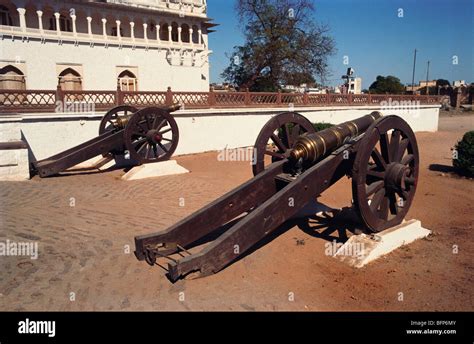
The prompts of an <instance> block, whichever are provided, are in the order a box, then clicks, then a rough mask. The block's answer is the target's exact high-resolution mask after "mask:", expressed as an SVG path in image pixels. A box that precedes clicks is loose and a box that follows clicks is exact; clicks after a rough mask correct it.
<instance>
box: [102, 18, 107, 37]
mask: <svg viewBox="0 0 474 344" xmlns="http://www.w3.org/2000/svg"><path fill="white" fill-rule="evenodd" d="M102 35H103V36H104V38H105V39H106V38H107V19H105V18H102Z"/></svg>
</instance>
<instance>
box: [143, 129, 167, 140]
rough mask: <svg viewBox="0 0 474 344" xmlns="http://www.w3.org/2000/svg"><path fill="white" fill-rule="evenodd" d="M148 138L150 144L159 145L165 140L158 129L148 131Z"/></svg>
mask: <svg viewBox="0 0 474 344" xmlns="http://www.w3.org/2000/svg"><path fill="white" fill-rule="evenodd" d="M146 138H147V140H148V142H150V143H159V142H161V140H163V135H162V134H160V133H159V132H158V130H156V129H152V130H148V132H147V133H146Z"/></svg>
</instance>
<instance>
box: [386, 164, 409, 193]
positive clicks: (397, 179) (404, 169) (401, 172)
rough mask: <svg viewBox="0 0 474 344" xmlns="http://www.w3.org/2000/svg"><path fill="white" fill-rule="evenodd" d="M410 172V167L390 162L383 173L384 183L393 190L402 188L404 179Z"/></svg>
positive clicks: (403, 187)
mask: <svg viewBox="0 0 474 344" xmlns="http://www.w3.org/2000/svg"><path fill="white" fill-rule="evenodd" d="M410 173H411V169H410V167H408V166H406V165H403V164H400V163H398V162H394V163H391V164H389V165H388V166H387V172H386V173H385V185H386V186H387V187H388V188H389V189H391V190H393V191H395V190H404V189H405V179H406V178H408V177H409V175H410Z"/></svg>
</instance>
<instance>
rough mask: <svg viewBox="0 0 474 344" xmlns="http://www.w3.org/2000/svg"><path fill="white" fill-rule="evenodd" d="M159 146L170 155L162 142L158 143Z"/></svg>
mask: <svg viewBox="0 0 474 344" xmlns="http://www.w3.org/2000/svg"><path fill="white" fill-rule="evenodd" d="M158 146H160V148H161V149H163V150H164V151H165V152H166V153H168V149H167V148H166V147H165V146H163V144H162V143H161V142H158Z"/></svg>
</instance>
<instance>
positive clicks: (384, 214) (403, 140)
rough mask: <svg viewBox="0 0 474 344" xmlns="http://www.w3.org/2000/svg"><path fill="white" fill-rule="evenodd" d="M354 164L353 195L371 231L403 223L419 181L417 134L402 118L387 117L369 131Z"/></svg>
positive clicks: (362, 217)
mask: <svg viewBox="0 0 474 344" xmlns="http://www.w3.org/2000/svg"><path fill="white" fill-rule="evenodd" d="M359 147H360V148H359V150H358V152H357V155H356V157H355V161H354V170H353V179H352V192H353V197H354V202H355V206H356V208H357V210H358V212H359V215H360V217H361V219H362V221H363V222H364V223H365V225H366V226H367V228H368V229H370V230H372V231H374V232H379V231H381V230H384V229H386V228H389V227H392V226H395V225H397V224H399V223H401V222H402V220H403V219H404V217H405V215H406V214H407V212H408V209H409V208H410V205H411V203H412V201H413V197H414V195H415V191H416V185H417V181H418V168H419V156H418V147H417V144H416V138H415V134H414V133H413V131H412V130H411V128H410V126H409V125H408V124H407V123H406V122H405V121H404V120H403V119H401V118H400V117H397V116H387V117H383V118H381V119H379V120H378V121H376V122H375V123H374V124H372V126H370V127H369V129H368V130H367V131H366V133H365V135H364V138H363V141H362V142H361V144H360V146H359Z"/></svg>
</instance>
